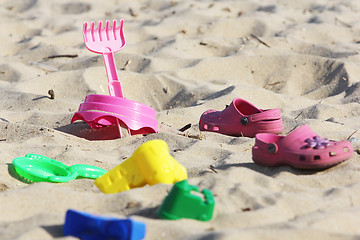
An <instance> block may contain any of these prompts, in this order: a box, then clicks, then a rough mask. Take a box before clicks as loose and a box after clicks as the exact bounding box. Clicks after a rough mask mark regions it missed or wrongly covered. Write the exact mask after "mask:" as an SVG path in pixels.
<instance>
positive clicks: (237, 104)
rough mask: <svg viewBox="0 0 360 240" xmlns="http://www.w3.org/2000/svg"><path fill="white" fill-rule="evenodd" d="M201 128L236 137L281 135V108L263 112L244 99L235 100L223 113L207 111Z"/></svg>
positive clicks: (200, 123) (201, 122) (202, 116)
mask: <svg viewBox="0 0 360 240" xmlns="http://www.w3.org/2000/svg"><path fill="white" fill-rule="evenodd" d="M199 128H200V131H208V132H217V133H221V134H225V135H229V136H235V137H240V136H243V137H255V135H256V134H257V133H275V134H276V133H281V132H282V130H283V124H282V120H281V112H280V109H279V108H275V109H268V110H262V109H259V108H257V107H255V106H254V105H252V104H251V103H249V102H248V101H246V100H244V99H241V98H235V99H234V100H233V101H232V102H231V104H230V105H229V106H227V107H226V108H225V109H224V110H223V111H217V110H213V109H209V110H207V111H205V112H204V113H203V114H202V115H201V117H200V121H199Z"/></svg>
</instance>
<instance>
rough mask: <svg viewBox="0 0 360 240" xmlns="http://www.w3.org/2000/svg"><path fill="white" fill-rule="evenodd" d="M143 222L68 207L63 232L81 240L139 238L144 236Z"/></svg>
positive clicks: (133, 239)
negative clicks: (98, 214) (93, 213)
mask: <svg viewBox="0 0 360 240" xmlns="http://www.w3.org/2000/svg"><path fill="white" fill-rule="evenodd" d="M145 229H146V227H145V224H144V223H142V222H136V221H134V220H132V219H117V218H110V217H102V216H96V215H92V214H89V213H85V212H79V211H75V210H72V209H69V210H68V211H67V212H66V218H65V224H64V228H63V233H64V235H65V236H68V235H71V236H74V237H78V238H80V239H82V240H100V239H101V240H110V239H113V240H141V239H144V238H145Z"/></svg>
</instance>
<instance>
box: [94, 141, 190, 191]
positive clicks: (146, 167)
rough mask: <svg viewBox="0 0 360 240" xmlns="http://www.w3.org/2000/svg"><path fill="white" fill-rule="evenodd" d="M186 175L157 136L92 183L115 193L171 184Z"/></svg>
mask: <svg viewBox="0 0 360 240" xmlns="http://www.w3.org/2000/svg"><path fill="white" fill-rule="evenodd" d="M186 178H187V173H186V168H185V167H183V166H182V165H181V164H180V163H178V162H177V161H176V160H175V159H174V158H173V157H172V156H171V155H170V153H169V148H168V145H167V144H166V142H165V141H163V140H160V139H156V140H151V141H148V142H146V143H144V144H142V145H141V146H140V147H138V149H136V150H135V151H134V153H133V155H132V156H131V157H130V158H128V159H126V160H125V161H124V162H122V163H121V164H120V165H118V166H117V167H115V168H114V169H112V170H110V171H109V172H108V173H106V174H104V175H103V176H102V177H100V178H98V179H96V180H95V182H94V184H95V185H96V186H97V187H98V188H99V189H100V190H101V191H102V192H103V193H118V192H121V191H126V190H129V189H131V188H136V187H143V186H145V185H146V184H149V185H154V184H158V183H167V184H173V183H175V182H178V181H182V180H184V179H186Z"/></svg>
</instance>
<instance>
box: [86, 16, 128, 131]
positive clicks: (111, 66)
mask: <svg viewBox="0 0 360 240" xmlns="http://www.w3.org/2000/svg"><path fill="white" fill-rule="evenodd" d="M116 24H117V21H116V20H114V21H113V26H112V27H109V21H108V20H107V21H106V22H105V28H102V22H101V21H99V24H98V28H97V29H95V22H91V27H90V29H87V25H88V23H87V22H84V30H83V35H84V40H85V45H86V47H87V48H88V49H89V50H90V51H92V52H95V53H100V54H102V55H103V58H104V63H105V68H106V74H107V78H108V88H109V93H110V96H114V97H120V98H123V92H122V88H121V84H120V81H119V77H118V74H117V71H116V65H115V59H114V52H117V51H119V50H120V49H121V48H122V47H123V46H124V45H125V36H124V31H123V26H124V20H123V19H121V20H120V27H116ZM116 122H117V125H118V129H119V134H120V138H121V137H122V134H121V127H120V122H119V119H116ZM128 132H129V134H130V135H131V133H130V130H129V129H128Z"/></svg>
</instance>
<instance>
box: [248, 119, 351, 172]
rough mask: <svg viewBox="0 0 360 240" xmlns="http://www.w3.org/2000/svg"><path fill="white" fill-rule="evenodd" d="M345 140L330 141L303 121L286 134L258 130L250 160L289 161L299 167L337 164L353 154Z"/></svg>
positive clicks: (269, 164)
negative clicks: (279, 134) (280, 134)
mask: <svg viewBox="0 0 360 240" xmlns="http://www.w3.org/2000/svg"><path fill="white" fill-rule="evenodd" d="M353 152H354V150H353V147H352V145H351V143H350V142H349V141H330V140H328V139H326V138H321V137H319V136H318V135H317V134H316V133H314V132H313V131H312V130H311V128H310V127H309V126H307V125H303V126H301V127H299V128H297V129H295V130H294V131H292V132H291V133H290V134H289V135H287V136H278V135H274V134H269V133H259V134H257V135H256V138H255V146H254V147H253V148H252V158H253V161H254V162H255V163H257V164H259V165H262V166H267V167H275V166H281V165H289V166H292V167H294V168H301V169H321V168H328V167H331V166H334V165H336V164H339V163H341V162H343V161H345V160H347V159H349V158H350V157H351V156H352V155H353Z"/></svg>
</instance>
